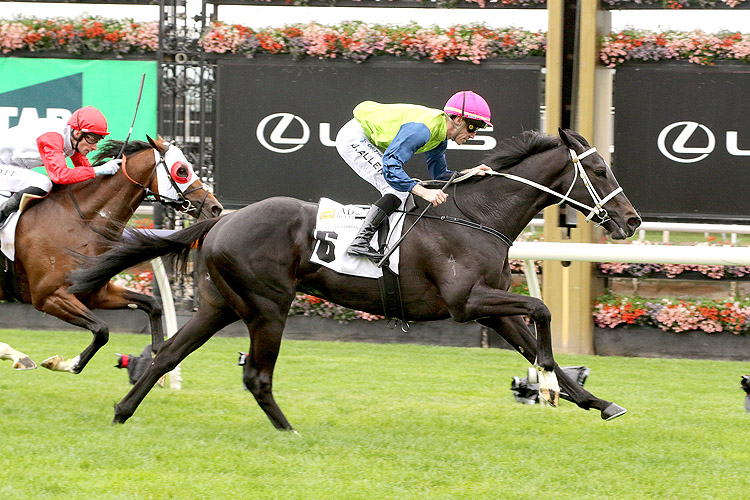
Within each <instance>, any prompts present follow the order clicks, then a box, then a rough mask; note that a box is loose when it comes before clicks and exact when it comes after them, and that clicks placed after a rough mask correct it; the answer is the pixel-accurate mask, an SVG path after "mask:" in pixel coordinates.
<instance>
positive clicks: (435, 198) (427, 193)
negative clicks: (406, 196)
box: [411, 184, 448, 207]
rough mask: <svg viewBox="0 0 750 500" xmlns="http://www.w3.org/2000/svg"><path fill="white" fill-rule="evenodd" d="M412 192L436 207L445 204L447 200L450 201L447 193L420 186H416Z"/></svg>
mask: <svg viewBox="0 0 750 500" xmlns="http://www.w3.org/2000/svg"><path fill="white" fill-rule="evenodd" d="M411 192H412V193H413V194H416V195H417V196H419V197H420V198H423V199H424V200H426V201H429V202H430V203H432V205H433V206H435V207H436V206H438V205H440V204H441V203H445V200H447V199H448V194H447V193H446V192H445V191H441V190H440V189H427V188H425V187H424V186H420V185H419V184H417V185H416V186H414V187H413V188H412V190H411Z"/></svg>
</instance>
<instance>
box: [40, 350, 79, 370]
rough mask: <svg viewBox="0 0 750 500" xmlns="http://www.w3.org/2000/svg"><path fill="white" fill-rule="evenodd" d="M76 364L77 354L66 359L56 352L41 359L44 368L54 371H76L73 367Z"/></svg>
mask: <svg viewBox="0 0 750 500" xmlns="http://www.w3.org/2000/svg"><path fill="white" fill-rule="evenodd" d="M77 365H78V356H76V357H75V358H73V359H70V360H67V361H66V360H65V359H64V358H63V357H62V356H60V355H57V354H56V355H54V356H52V357H50V358H47V359H45V360H44V361H42V366H43V367H44V368H46V369H48V370H52V371H55V372H70V373H78V372H77V371H75V367H76V366H77Z"/></svg>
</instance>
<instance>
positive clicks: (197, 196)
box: [146, 136, 224, 219]
mask: <svg viewBox="0 0 750 500" xmlns="http://www.w3.org/2000/svg"><path fill="white" fill-rule="evenodd" d="M146 137H147V138H148V142H149V143H150V144H151V147H153V148H154V158H155V161H156V167H155V168H156V175H153V176H152V177H151V178H150V181H149V182H150V184H149V186H147V187H148V188H149V189H150V190H151V191H152V192H153V194H154V195H155V196H156V198H157V200H159V201H161V202H162V203H165V204H167V205H170V206H172V207H174V208H176V209H177V210H180V211H182V212H185V213H187V214H190V215H192V216H193V217H196V218H197V219H201V218H204V219H210V218H213V217H218V216H219V214H221V211H222V210H223V208H224V207H222V206H221V203H219V200H217V199H216V197H215V196H214V195H213V194H212V193H211V191H210V190H209V188H208V186H206V185H205V184H203V182H202V181H201V180H200V178H199V177H198V176H197V175H196V173H195V171H194V170H193V165H192V164H191V163H190V162H189V161H188V160H187V158H186V157H185V155H184V154H183V153H182V151H180V148H178V147H177V146H175V145H174V144H171V143H169V142H167V141H165V140H164V139H162V138H161V136H157V139H156V140H154V139H152V138H151V137H148V136H146Z"/></svg>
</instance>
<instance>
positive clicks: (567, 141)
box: [557, 127, 575, 149]
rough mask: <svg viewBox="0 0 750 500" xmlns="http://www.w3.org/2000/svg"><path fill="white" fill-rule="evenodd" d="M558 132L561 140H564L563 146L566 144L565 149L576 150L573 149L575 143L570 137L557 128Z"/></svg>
mask: <svg viewBox="0 0 750 500" xmlns="http://www.w3.org/2000/svg"><path fill="white" fill-rule="evenodd" d="M557 132H558V133H559V134H560V139H562V141H563V144H565V147H566V148H568V149H575V148H573V141H572V140H571V139H570V136H569V135H568V134H567V133H566V132H565V131H564V130H563V129H561V128H559V127H558V128H557Z"/></svg>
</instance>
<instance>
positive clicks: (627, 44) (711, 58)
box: [599, 30, 750, 68]
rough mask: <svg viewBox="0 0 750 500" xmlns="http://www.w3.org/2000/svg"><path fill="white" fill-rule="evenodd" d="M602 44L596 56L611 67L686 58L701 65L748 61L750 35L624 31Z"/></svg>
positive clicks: (612, 34)
mask: <svg viewBox="0 0 750 500" xmlns="http://www.w3.org/2000/svg"><path fill="white" fill-rule="evenodd" d="M601 44H602V47H601V50H600V52H599V58H600V59H601V61H602V62H603V63H604V64H605V65H607V66H608V67H610V68H614V67H616V66H619V65H620V64H623V63H625V62H628V61H632V62H647V61H687V62H689V63H693V64H699V65H703V66H706V65H713V64H715V63H716V61H736V62H742V63H749V62H750V34H743V33H739V32H734V31H722V32H720V33H716V34H708V33H704V32H703V31H701V30H695V31H690V32H679V31H666V32H663V33H656V32H654V31H649V30H625V31H621V32H619V33H610V34H609V35H607V36H605V37H603V38H602V40H601Z"/></svg>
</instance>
